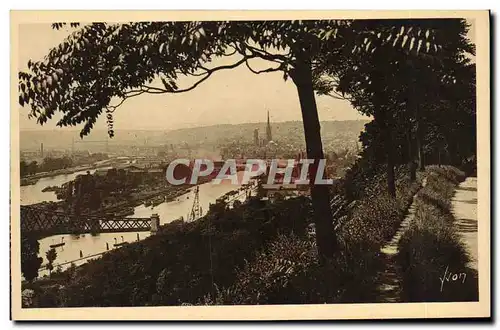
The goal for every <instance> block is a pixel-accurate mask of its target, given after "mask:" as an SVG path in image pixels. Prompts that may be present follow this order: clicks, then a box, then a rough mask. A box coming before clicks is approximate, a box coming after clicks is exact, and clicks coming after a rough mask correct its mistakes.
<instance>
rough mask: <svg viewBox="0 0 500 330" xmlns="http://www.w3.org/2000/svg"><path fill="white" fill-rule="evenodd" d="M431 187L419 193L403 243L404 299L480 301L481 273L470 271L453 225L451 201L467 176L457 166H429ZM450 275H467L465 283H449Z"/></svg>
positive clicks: (401, 262) (400, 246) (401, 256)
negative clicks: (479, 278)
mask: <svg viewBox="0 0 500 330" xmlns="http://www.w3.org/2000/svg"><path fill="white" fill-rule="evenodd" d="M426 173H427V185H426V186H425V187H424V188H423V189H422V190H421V191H420V192H419V193H418V195H417V204H416V208H417V209H416V214H415V218H414V220H413V222H412V223H411V225H410V228H409V229H408V231H407V232H405V234H404V235H403V236H402V239H401V241H400V243H399V251H400V253H399V255H398V259H397V260H398V262H399V264H400V266H401V268H402V273H403V283H402V288H403V299H404V300H405V301H410V302H419V301H425V302H432V301H441V302H443V301H464V300H466V301H470V300H477V299H478V287H477V274H476V272H475V271H473V270H471V269H468V268H467V267H466V264H467V262H468V260H469V258H468V255H467V252H466V250H465V248H464V247H463V245H462V243H461V242H460V240H459V238H458V236H457V233H456V231H455V227H454V225H453V222H454V221H455V219H454V217H453V215H452V213H451V210H450V205H451V204H450V202H451V198H452V197H453V194H454V190H455V187H456V185H457V184H458V182H459V181H461V180H463V178H464V173H463V172H460V171H459V170H457V169H456V168H453V167H444V168H439V167H429V168H428V169H427V171H426ZM445 269H447V272H448V274H449V273H452V274H455V273H456V274H460V273H461V272H465V274H466V279H465V282H462V278H461V279H460V281H449V282H447V281H445V283H443V286H442V287H441V284H442V283H441V281H440V278H443V277H444V276H445V274H444V273H445Z"/></svg>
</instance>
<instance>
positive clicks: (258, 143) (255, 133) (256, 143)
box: [253, 128, 260, 146]
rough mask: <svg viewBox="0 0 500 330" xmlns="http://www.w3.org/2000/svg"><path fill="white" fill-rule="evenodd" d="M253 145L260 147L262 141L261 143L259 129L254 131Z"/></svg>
mask: <svg viewBox="0 0 500 330" xmlns="http://www.w3.org/2000/svg"><path fill="white" fill-rule="evenodd" d="M253 143H254V144H255V145H256V146H259V145H260V141H259V129H258V128H256V129H254V131H253Z"/></svg>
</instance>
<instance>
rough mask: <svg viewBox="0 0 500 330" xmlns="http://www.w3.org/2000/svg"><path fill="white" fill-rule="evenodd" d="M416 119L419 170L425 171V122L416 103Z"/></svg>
mask: <svg viewBox="0 0 500 330" xmlns="http://www.w3.org/2000/svg"><path fill="white" fill-rule="evenodd" d="M415 119H416V121H417V152H418V170H419V171H425V157H424V143H423V139H424V134H423V127H422V126H423V123H422V118H421V116H420V110H419V109H418V106H417V105H415Z"/></svg>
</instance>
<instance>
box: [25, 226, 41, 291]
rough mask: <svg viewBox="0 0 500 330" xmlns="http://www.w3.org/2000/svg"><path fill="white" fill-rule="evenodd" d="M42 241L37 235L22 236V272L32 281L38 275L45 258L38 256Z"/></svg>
mask: <svg viewBox="0 0 500 330" xmlns="http://www.w3.org/2000/svg"><path fill="white" fill-rule="evenodd" d="M39 249H40V243H38V239H37V237H34V236H32V235H25V234H24V235H22V237H21V273H22V274H23V276H24V278H25V279H26V280H27V281H28V282H31V281H33V279H35V278H36V277H37V276H38V269H39V268H40V265H41V264H42V262H43V259H42V258H40V257H38V252H39Z"/></svg>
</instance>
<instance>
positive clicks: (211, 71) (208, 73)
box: [140, 57, 248, 94]
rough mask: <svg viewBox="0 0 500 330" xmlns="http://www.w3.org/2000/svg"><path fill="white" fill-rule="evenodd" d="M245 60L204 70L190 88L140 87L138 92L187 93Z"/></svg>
mask: <svg viewBox="0 0 500 330" xmlns="http://www.w3.org/2000/svg"><path fill="white" fill-rule="evenodd" d="M247 59H248V57H244V58H242V59H241V60H239V61H238V62H236V63H233V64H230V65H221V66H218V67H216V68H213V69H207V68H204V69H205V70H207V71H206V73H205V76H204V77H203V78H201V79H200V80H198V81H197V82H195V83H194V84H193V85H192V86H190V87H188V88H184V89H177V90H167V89H164V88H159V87H153V86H146V85H142V86H141V89H140V90H141V91H144V92H146V93H150V94H164V93H184V92H189V91H190V90H193V89H195V88H196V87H197V86H198V85H199V84H201V83H202V82H204V81H205V80H207V79H208V78H210V76H211V75H212V74H214V73H215V72H217V71H220V70H226V69H234V68H236V67H237V66H240V65H241V64H243V63H245V62H246V61H247ZM200 76H201V75H200Z"/></svg>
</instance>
